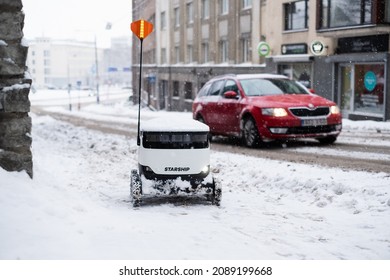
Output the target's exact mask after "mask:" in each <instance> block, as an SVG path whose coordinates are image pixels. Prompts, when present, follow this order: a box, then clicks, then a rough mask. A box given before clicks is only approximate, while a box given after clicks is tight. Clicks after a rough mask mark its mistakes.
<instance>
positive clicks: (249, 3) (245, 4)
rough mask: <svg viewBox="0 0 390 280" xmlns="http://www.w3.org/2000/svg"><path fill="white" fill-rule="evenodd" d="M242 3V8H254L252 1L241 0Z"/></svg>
mask: <svg viewBox="0 0 390 280" xmlns="http://www.w3.org/2000/svg"><path fill="white" fill-rule="evenodd" d="M241 1H242V8H243V9H247V8H250V7H252V0H241Z"/></svg>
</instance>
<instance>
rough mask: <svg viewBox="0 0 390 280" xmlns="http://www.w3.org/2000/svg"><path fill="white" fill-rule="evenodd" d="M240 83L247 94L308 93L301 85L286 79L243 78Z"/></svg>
mask: <svg viewBox="0 0 390 280" xmlns="http://www.w3.org/2000/svg"><path fill="white" fill-rule="evenodd" d="M241 85H242V88H243V89H244V91H245V94H246V95H247V96H261V95H278V94H308V92H307V91H306V90H305V89H304V88H303V86H301V85H299V84H298V83H296V82H294V81H291V80H287V79H259V78H253V79H245V80H241Z"/></svg>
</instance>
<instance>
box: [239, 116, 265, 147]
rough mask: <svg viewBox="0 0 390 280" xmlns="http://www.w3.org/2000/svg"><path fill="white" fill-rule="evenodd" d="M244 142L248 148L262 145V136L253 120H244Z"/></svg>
mask: <svg viewBox="0 0 390 280" xmlns="http://www.w3.org/2000/svg"><path fill="white" fill-rule="evenodd" d="M242 136H243V142H244V144H245V145H246V146H248V147H251V148H253V147H257V146H259V144H260V141H261V140H260V135H259V131H258V130H257V125H256V122H255V120H254V119H253V118H251V117H249V118H247V119H245V120H244V125H243V127H242Z"/></svg>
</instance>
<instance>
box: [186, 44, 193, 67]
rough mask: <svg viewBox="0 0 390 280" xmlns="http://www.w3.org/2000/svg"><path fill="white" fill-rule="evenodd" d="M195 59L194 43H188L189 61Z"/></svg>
mask: <svg viewBox="0 0 390 280" xmlns="http://www.w3.org/2000/svg"><path fill="white" fill-rule="evenodd" d="M193 61H194V49H193V47H192V45H187V63H191V62H193Z"/></svg>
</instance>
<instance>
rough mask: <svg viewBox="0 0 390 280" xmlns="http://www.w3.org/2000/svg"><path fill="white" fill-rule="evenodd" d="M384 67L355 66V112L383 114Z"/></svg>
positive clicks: (376, 65)
mask: <svg viewBox="0 0 390 280" xmlns="http://www.w3.org/2000/svg"><path fill="white" fill-rule="evenodd" d="M384 73H385V67H384V65H383V64H356V65H355V86H354V89H355V95H354V109H355V111H360V112H365V113H372V114H379V115H382V114H383V113H384V93H385V87H384V86H385V75H384Z"/></svg>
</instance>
